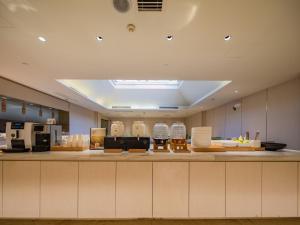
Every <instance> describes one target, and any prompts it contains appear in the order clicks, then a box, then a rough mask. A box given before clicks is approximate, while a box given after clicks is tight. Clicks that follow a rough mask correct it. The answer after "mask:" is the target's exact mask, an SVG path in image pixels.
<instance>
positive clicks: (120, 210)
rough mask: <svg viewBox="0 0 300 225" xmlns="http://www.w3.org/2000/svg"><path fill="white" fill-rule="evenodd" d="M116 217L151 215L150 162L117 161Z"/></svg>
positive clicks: (146, 216)
mask: <svg viewBox="0 0 300 225" xmlns="http://www.w3.org/2000/svg"><path fill="white" fill-rule="evenodd" d="M116 217H117V218H151V217H152V162H117V179H116Z"/></svg>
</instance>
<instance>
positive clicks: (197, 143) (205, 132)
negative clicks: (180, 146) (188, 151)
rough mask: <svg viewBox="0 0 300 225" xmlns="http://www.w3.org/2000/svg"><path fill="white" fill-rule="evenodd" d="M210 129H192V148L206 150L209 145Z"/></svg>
mask: <svg viewBox="0 0 300 225" xmlns="http://www.w3.org/2000/svg"><path fill="white" fill-rule="evenodd" d="M211 136H212V127H193V128H192V137H191V139H192V140H191V147H192V148H207V147H209V146H210V145H211Z"/></svg>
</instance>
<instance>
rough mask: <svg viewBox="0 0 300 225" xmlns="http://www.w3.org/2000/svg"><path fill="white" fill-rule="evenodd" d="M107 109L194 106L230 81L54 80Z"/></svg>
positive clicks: (183, 107) (185, 107)
mask: <svg viewBox="0 0 300 225" xmlns="http://www.w3.org/2000/svg"><path fill="white" fill-rule="evenodd" d="M57 81H58V82H60V83H61V84H63V85H64V86H66V87H68V88H69V89H71V90H72V91H73V92H76V93H78V94H80V95H81V96H84V97H85V98H87V99H89V100H91V101H93V102H95V103H97V104H98V105H100V106H102V107H104V108H105V109H111V110H125V109H126V110H128V109H131V110H182V109H187V108H191V107H194V106H197V105H198V104H200V103H201V102H202V101H203V100H205V99H206V98H208V97H209V96H211V95H212V94H214V93H216V92H217V91H219V90H220V89H222V88H223V87H224V86H226V85H227V84H229V83H230V81H202V80H193V81H187V80H80V79H64V80H57Z"/></svg>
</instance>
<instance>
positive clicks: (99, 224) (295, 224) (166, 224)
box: [0, 218, 300, 225]
mask: <svg viewBox="0 0 300 225" xmlns="http://www.w3.org/2000/svg"><path fill="white" fill-rule="evenodd" d="M0 225H300V218H299V219H251V220H250V219H243V220H230V219H228V220H112V221H111V220H110V221H109V220H107V221H105V220H99V221H96V220H0Z"/></svg>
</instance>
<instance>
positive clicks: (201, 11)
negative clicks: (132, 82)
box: [0, 0, 300, 117]
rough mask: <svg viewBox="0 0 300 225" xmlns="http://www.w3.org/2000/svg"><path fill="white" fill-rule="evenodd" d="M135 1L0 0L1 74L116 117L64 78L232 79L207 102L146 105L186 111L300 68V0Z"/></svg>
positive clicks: (177, 114)
mask: <svg viewBox="0 0 300 225" xmlns="http://www.w3.org/2000/svg"><path fill="white" fill-rule="evenodd" d="M131 3H132V4H131V8H130V10H129V11H128V12H126V13H120V12H118V11H116V10H115V9H114V7H113V4H112V0H101V1H99V0H85V1H82V0H63V1H59V0H43V1H40V0H0V75H1V76H3V77H6V78H8V79H11V80H13V81H16V82H19V83H22V84H24V85H27V86H29V87H32V88H35V89H37V90H41V91H43V92H46V93H48V94H51V95H54V96H56V97H59V98H62V99H67V100H68V101H70V102H73V103H75V104H79V105H82V106H84V107H87V108H89V109H92V110H96V111H99V112H101V113H103V114H104V115H107V116H113V117H116V116H121V115H123V116H124V115H125V114H120V113H119V112H111V111H109V110H106V109H104V108H103V107H101V106H99V105H98V104H96V103H95V102H93V101H87V100H86V98H85V97H84V96H82V95H80V94H78V93H77V92H74V91H73V90H70V89H68V88H66V87H65V86H64V85H62V84H61V83H59V82H57V81H56V80H57V79H84V80H110V79H151V80H155V79H160V80H230V81H232V82H231V83H230V84H228V85H227V86H226V87H224V88H223V89H221V90H220V91H218V92H216V93H214V94H213V95H211V96H210V97H209V98H207V99H206V100H204V101H202V102H201V104H199V105H198V106H197V107H192V108H189V109H185V110H180V111H179V112H178V111H176V112H173V111H170V112H167V113H166V112H153V111H151V112H147V111H142V112H141V113H142V114H143V115H144V116H155V117H157V116H168V117H185V116H188V115H191V114H194V113H196V112H198V111H201V110H206V109H209V108H211V107H214V106H218V105H221V104H224V103H226V102H228V101H231V100H234V99H238V98H241V97H243V96H247V95H250V94H252V93H254V92H256V91H259V90H262V89H264V88H267V87H270V86H273V85H276V84H279V83H281V82H284V81H286V80H289V79H292V78H294V77H296V76H298V75H299V74H300V44H299V40H300V28H299V24H300V13H299V12H300V1H299V0H264V1H261V0H227V1H219V0H185V1H176V0H164V1H163V8H162V11H161V12H138V10H137V4H136V0H132V1H131ZM128 24H134V25H135V27H136V30H135V31H134V32H128V30H127V25H128ZM167 35H173V39H172V40H171V41H168V40H166V36H167ZM226 35H231V36H232V38H231V40H230V41H225V40H224V37H225V36H226ZM38 36H43V37H46V39H47V42H40V41H39V40H38V39H37V37H38ZM96 36H101V37H103V40H102V41H101V42H99V41H97V40H96ZM235 90H237V91H238V93H236V92H235ZM130 115H131V114H130V113H128V114H126V116H130ZM134 116H136V113H134Z"/></svg>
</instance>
